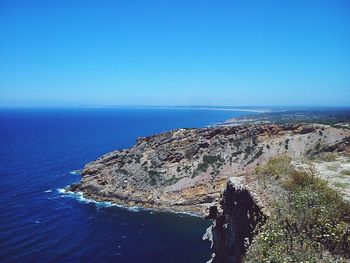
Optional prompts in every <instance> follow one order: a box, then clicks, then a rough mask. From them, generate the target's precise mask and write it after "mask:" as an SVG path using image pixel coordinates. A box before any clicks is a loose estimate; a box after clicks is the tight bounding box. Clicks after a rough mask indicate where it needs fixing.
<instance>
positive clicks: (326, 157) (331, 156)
mask: <svg viewBox="0 0 350 263" xmlns="http://www.w3.org/2000/svg"><path fill="white" fill-rule="evenodd" d="M319 157H320V159H321V160H322V161H325V162H333V161H335V160H336V159H337V156H336V154H334V153H331V152H327V153H322V154H320V156H319Z"/></svg>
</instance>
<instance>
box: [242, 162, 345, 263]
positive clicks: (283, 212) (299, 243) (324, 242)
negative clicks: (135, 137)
mask: <svg viewBox="0 0 350 263" xmlns="http://www.w3.org/2000/svg"><path fill="white" fill-rule="evenodd" d="M283 167H286V168H287V169H288V171H287V172H283ZM291 169H292V170H291ZM290 170H291V171H290ZM270 172H271V173H273V174H274V175H279V176H281V178H280V179H279V180H278V182H280V183H281V184H282V186H283V187H284V188H285V189H287V194H286V195H284V196H283V198H282V199H280V200H277V201H276V202H275V204H274V205H273V207H272V211H271V216H270V218H269V219H268V220H267V222H266V224H265V226H264V227H263V228H262V229H261V230H260V233H259V234H258V237H257V239H256V242H255V244H254V245H253V246H252V247H251V249H250V250H249V252H248V254H247V256H246V260H245V261H246V262H328V259H329V256H328V259H326V258H325V255H324V254H325V253H324V251H329V252H331V254H332V257H334V258H338V259H340V260H341V259H342V258H343V259H344V258H346V259H349V258H350V225H349V222H350V205H349V203H347V202H346V201H344V199H343V198H342V197H341V196H340V195H339V194H338V193H337V192H336V191H335V190H334V189H332V188H330V187H329V185H328V183H327V181H325V180H323V179H321V178H319V177H318V176H317V174H316V173H315V170H314V169H312V168H309V169H308V170H303V171H298V170H296V169H295V168H293V167H292V165H291V163H290V159H289V165H288V158H287V157H282V158H281V157H277V158H274V159H272V160H270V161H269V162H268V163H267V164H265V165H264V166H262V167H261V168H260V173H261V174H262V175H263V176H267V175H268V174H269V173H270ZM282 175H283V177H282ZM340 262H341V261H340Z"/></svg>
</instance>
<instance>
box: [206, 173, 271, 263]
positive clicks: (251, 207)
mask: <svg viewBox="0 0 350 263" xmlns="http://www.w3.org/2000/svg"><path fill="white" fill-rule="evenodd" d="M207 218H208V219H213V220H214V222H213V225H212V226H211V227H209V228H208V229H207V232H206V234H205V235H204V237H203V239H204V240H206V239H207V240H209V241H211V243H212V245H211V249H212V251H213V255H212V259H211V260H210V261H209V262H212V263H222V262H227V263H237V262H241V261H242V257H243V255H244V254H245V252H246V250H247V248H248V247H249V245H250V244H251V242H252V240H253V237H254V230H255V229H256V228H257V226H258V225H259V224H263V223H264V221H265V219H266V216H265V215H264V213H263V212H262V206H261V205H259V200H257V199H256V198H255V197H254V196H253V195H252V192H250V191H249V190H248V189H246V188H245V187H244V186H243V185H242V184H241V183H240V181H239V180H238V178H234V177H231V178H229V179H228V183H227V186H226V189H225V191H224V193H223V196H222V199H221V201H220V204H218V206H212V207H211V208H210V213H209V216H208V217H207Z"/></svg>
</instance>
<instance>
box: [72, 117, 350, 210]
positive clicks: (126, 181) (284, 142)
mask: <svg viewBox="0 0 350 263" xmlns="http://www.w3.org/2000/svg"><path fill="white" fill-rule="evenodd" d="M349 136H350V132H349V131H348V130H343V129H337V128H333V127H330V126H327V125H317V124H288V125H272V124H268V125H255V126H254V125H253V126H219V127H211V128H202V129H177V130H173V131H169V132H165V133H161V134H158V135H154V136H151V137H146V138H139V139H138V140H137V144H136V145H135V146H133V147H132V148H130V149H126V150H119V151H114V152H111V153H108V154H106V155H104V156H102V157H101V158H99V159H97V160H96V161H94V162H91V163H89V164H87V165H86V166H85V168H84V169H83V171H82V176H83V177H82V180H81V182H80V183H78V184H76V185H72V186H70V187H69V190H71V191H77V192H82V193H83V195H84V196H86V197H88V198H92V199H95V200H98V201H112V202H114V203H116V204H120V205H125V206H135V205H136V206H142V207H147V208H156V209H164V210H168V211H183V212H193V213H198V214H200V215H206V214H207V212H208V209H209V207H212V206H215V205H216V204H217V203H218V201H219V199H220V196H221V194H222V192H223V190H224V189H225V186H226V184H227V179H228V178H229V177H232V176H234V177H238V176H244V175H246V174H249V172H250V171H252V170H253V169H255V168H256V166H258V165H259V164H262V163H264V162H266V161H267V160H268V159H270V158H271V157H272V156H276V155H279V154H284V153H287V154H289V155H290V156H292V157H293V158H294V159H298V158H301V157H304V156H306V155H312V154H314V153H317V152H319V151H323V150H327V149H331V150H332V151H336V150H337V149H338V148H339V147H344V145H348V144H349Z"/></svg>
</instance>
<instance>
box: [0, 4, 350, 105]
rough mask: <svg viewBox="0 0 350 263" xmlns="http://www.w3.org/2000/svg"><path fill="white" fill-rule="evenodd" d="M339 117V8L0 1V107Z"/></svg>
mask: <svg viewBox="0 0 350 263" xmlns="http://www.w3.org/2000/svg"><path fill="white" fill-rule="evenodd" d="M48 105H49V106H80V105H91V106H94V105H264V106H266V105H282V106H283V105H301V106H305V105H324V106H337V105H338V106H340V105H343V106H350V1H348V0H343V1H338V0H326V1H325V0H283V1H281V0H275V1H264V0H255V1H250V0H241V1H234V0H231V1H220V0H215V1H214V0H210V1H206V0H199V1H192V0H171V1H170V0H158V1H151V0H123V1H122V0H114V1H108V0H104V1H98V0H95V1H89V0H69V1H68V0H67V1H66V0H59V1H50V0H46V1H31V0H23V1H17V0H0V106H48Z"/></svg>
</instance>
